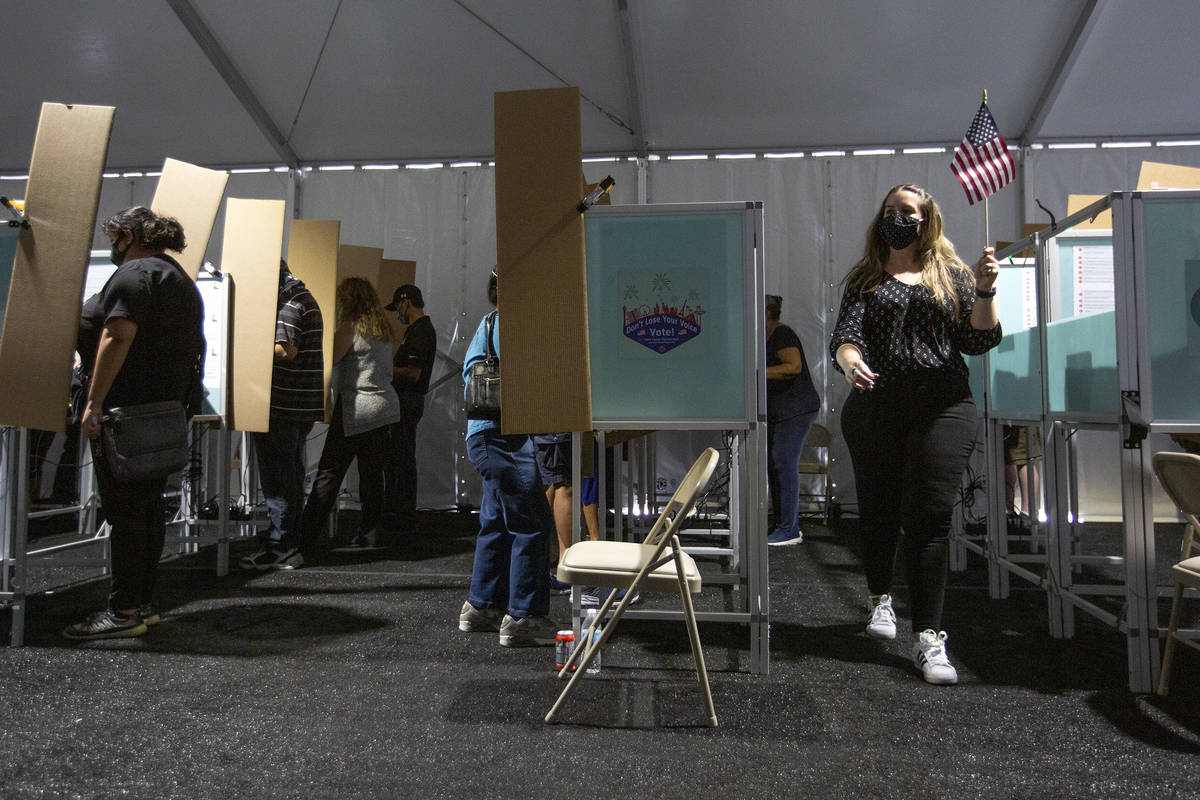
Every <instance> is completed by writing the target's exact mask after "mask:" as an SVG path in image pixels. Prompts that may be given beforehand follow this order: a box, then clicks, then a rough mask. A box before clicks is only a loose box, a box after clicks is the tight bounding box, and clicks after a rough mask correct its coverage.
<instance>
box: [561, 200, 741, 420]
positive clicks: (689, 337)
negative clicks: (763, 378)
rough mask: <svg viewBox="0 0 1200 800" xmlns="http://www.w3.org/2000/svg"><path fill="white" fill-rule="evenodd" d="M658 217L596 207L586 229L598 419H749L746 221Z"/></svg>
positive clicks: (736, 216)
mask: <svg viewBox="0 0 1200 800" xmlns="http://www.w3.org/2000/svg"><path fill="white" fill-rule="evenodd" d="M651 208H652V207H634V206H627V207H618V206H613V207H612V210H609V209H608V208H605V209H603V210H602V211H600V213H594V212H595V211H598V210H599V209H593V210H592V211H589V212H588V215H587V217H586V219H585V220H584V241H585V244H586V248H587V284H588V288H587V294H588V348H589V353H590V361H591V371H590V377H591V389H592V417H593V418H594V419H596V420H597V421H599V422H601V423H605V422H614V423H615V422H620V423H622V424H624V423H629V426H630V427H637V426H639V425H641V426H644V427H656V426H663V425H670V424H673V423H680V424H688V425H691V426H692V427H697V426H699V427H703V426H704V425H707V424H710V423H711V424H713V425H717V424H725V423H727V422H736V421H744V420H746V419H748V418H749V417H748V414H751V413H752V411H750V410H748V408H747V404H748V402H749V401H748V400H747V396H748V395H747V390H746V386H747V381H748V380H749V378H748V370H753V369H754V365H753V364H749V365H747V363H746V356H745V352H746V347H745V345H746V341H747V340H746V334H745V325H746V308H747V307H748V305H747V303H746V301H745V289H744V281H745V276H746V271H747V269H753V262H752V261H750V263H749V266H748V265H747V260H748V259H747V256H746V252H747V250H746V248H745V246H744V244H745V242H744V240H743V225H744V221H745V217H744V214H746V213H749V212H746V211H745V210H744V209H739V210H734V211H730V210H725V209H719V210H713V209H709V208H695V209H690V208H680V209H679V210H678V211H676V210H675V209H674V208H673V209H672V210H671V211H670V212H657V213H656V212H654V211H653V210H651ZM693 423H695V424H693Z"/></svg>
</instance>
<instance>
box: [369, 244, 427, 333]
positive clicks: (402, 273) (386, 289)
mask: <svg viewBox="0 0 1200 800" xmlns="http://www.w3.org/2000/svg"><path fill="white" fill-rule="evenodd" d="M416 282H417V262H415V261H400V260H397V259H394V258H384V259H380V261H379V278H378V279H377V280H376V281H375V288H376V290H378V292H379V299H380V300H381V301H382V302H383V304H384V305H385V306H386V305H387V304H388V303H390V302H392V295H393V294H395V293H396V290H397V289H399V288H400V287H401V286H404V285H405V284H409V283H411V284H414V285H415V284H416ZM417 288H418V289H420V288H421V287H420V286H418V287H417ZM422 291H424V290H423V289H422ZM388 322H390V323H391V324H392V331H393V332H394V333H395V334H396V335H395V336H394V337H393V338H392V342H393V345H392V350H393V352H394V351H395V350H396V349H397V348H399V347H400V341H401V340H402V339H403V338H404V332H405V331H406V330H407V329H408V326H407V325H404V324H402V323H401V322H400V321H399V320H398V319H396V315H395V314H393V313H390V312H389V313H388Z"/></svg>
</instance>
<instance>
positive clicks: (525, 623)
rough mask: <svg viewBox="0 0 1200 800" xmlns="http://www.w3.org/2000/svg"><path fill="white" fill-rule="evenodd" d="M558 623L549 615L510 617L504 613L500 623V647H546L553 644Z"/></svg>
mask: <svg viewBox="0 0 1200 800" xmlns="http://www.w3.org/2000/svg"><path fill="white" fill-rule="evenodd" d="M557 633H558V625H557V624H555V622H554V620H552V619H550V618H549V617H520V618H516V617H511V616H509V615H508V614H505V615H504V622H503V623H502V624H501V625H500V646H501V647H546V646H549V645H552V644H554V637H555V635H556V634H557Z"/></svg>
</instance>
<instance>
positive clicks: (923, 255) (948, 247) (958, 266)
mask: <svg viewBox="0 0 1200 800" xmlns="http://www.w3.org/2000/svg"><path fill="white" fill-rule="evenodd" d="M896 192H910V193H912V194H915V195H916V196H917V208H918V209H919V210H920V213H921V219H922V221H923V222H922V227H921V232H920V234H919V235H918V236H917V262H918V263H919V264H920V265H921V283H922V284H924V285H925V286H927V287H929V290H930V291H932V292H933V296H934V297H935V298H937V300H938V302H940V303H945V302H946V301H947V299H948V300H949V301H950V303H951V304H952V305H953V306H954V315H955V316H956V317H957V316H958V309H959V305H958V299H959V298H958V291H957V290H956V289H955V285H954V275H955V273H961V272H964V271H968V269H967V266H966V265H965V264H964V263H963V262H962V259H960V258H959V257H958V253H956V252H955V251H954V245H953V244H952V243H951V242H950V240H949V239H947V238H946V236H945V234H944V233H943V232H942V210H941V209H940V208H938V204H937V201H936V200H934V199H933V195H931V194H930V193H929V192H927V191H925V190H924V189H922V188H921V187H920V186H917V185H915V184H912V183H902V184H900V185H898V186H893V187H892V188H891V189H888V191H887V194H885V195H884V196H883V201H882V202H881V203H880V204H879V210H878V211H876V212H875V218H874V219H872V220H871V224H870V226H868V228H867V245H866V249H865V250H864V252H863V257H862V258H861V259H859V261H858V263H857V264H855V265H854V266H853V267H852V268H851V270H850V272H849V273H848V274H847V275H846V279H845V281H843V283H845V285H846V289H847V291H851V292H858V293H859V294H865V293H866V292H873V291H875V290H876V289H878V288H879V286H880V284H882V283H883V281H884V278H885V277H886V276H887V272H886V270H885V269H884V265H885V264H887V260H888V255H889V254H890V253H891V248H890V247H888V245H887V243H886V242H884V241H883V239H881V238H880V236H879V232H878V225H879V220H880V219H882V218H883V212H884V208H885V206H887V201H888V198H889V197H891V196H892V195H893V194H895V193H896Z"/></svg>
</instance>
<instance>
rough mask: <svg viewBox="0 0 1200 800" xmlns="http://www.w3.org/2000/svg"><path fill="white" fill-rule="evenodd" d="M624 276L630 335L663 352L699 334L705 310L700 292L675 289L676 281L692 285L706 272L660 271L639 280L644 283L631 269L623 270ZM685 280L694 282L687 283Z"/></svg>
mask: <svg viewBox="0 0 1200 800" xmlns="http://www.w3.org/2000/svg"><path fill="white" fill-rule="evenodd" d="M621 278H622V280H621V284H622V285H623V286H624V288H623V289H622V294H623V300H624V303H623V305H622V307H621V312H622V316H623V317H624V320H625V327H624V333H625V335H626V336H627V337H628V338H630V339H632V340H633V341H635V342H637V343H638V344H640V345H642V346H643V347H646V348H648V349H650V350H653V351H654V352H656V353H660V354H661V353H666V352H669V351H671V350H674V349H675V348H676V347H678V346H679V345H681V344H683V343H685V342H688V341H691V340H692V339H695V338H696V337H697V336H699V335H700V330H701V327H700V319H701V317H702V316H703V315H704V313H705V311H704V306H703V305H702V304H701V300H702V298H701V292H700V291H699V290H697V289H696V288H689V289H687V290H686V292H685V293H684V294H676V293H674V290H675V288H676V285H677V284H680V283H684V285H686V286H691V285H692V284H695V283H697V279H698V278H703V276H696V275H688V276H687V278H686V279H685V278H683V277H680V278H673V277H672V275H671V273H669V272H659V273H656V274H655V275H654V277H653V278H651V279H649V281H648V282H647V281H645V280H643V281H640V283H642V284H643V285H639V280H638V279H637V277H636V276H634V275H631V274H629V273H623V274H622V276H621ZM686 280H690V281H691V283H690V284H689V283H685V281H686ZM646 283H648V284H649V285H644V284H646ZM652 303H653V305H651V304H652Z"/></svg>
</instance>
